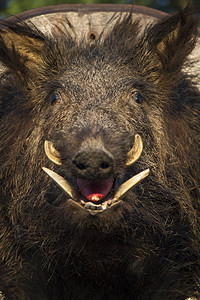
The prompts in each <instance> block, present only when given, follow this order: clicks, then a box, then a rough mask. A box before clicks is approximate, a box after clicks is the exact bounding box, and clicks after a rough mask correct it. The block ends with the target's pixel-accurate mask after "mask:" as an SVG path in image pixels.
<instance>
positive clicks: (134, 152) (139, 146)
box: [126, 134, 143, 166]
mask: <svg viewBox="0 0 200 300" xmlns="http://www.w3.org/2000/svg"><path fill="white" fill-rule="evenodd" d="M142 150H143V143H142V138H141V136H140V135H139V134H136V135H135V142H134V145H133V147H132V149H131V150H130V151H129V152H128V154H127V159H126V165H127V166H131V165H132V164H134V162H136V161H137V160H138V158H139V157H140V155H141V153H142Z"/></svg>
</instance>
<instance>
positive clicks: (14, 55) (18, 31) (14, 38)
mask: <svg viewBox="0 0 200 300" xmlns="http://www.w3.org/2000/svg"><path fill="white" fill-rule="evenodd" d="M44 49H45V39H44V36H43V34H42V33H41V32H40V31H38V30H37V29H35V28H34V29H33V28H31V27H29V26H27V25H26V24H18V25H14V26H9V27H8V28H6V29H2V30H0V61H1V62H2V64H3V65H4V67H6V69H7V70H8V72H9V73H10V74H12V75H14V76H15V75H16V76H17V77H18V79H23V81H26V79H28V78H31V74H33V73H35V72H37V70H38V69H39V66H40V65H41V63H42V56H43V53H44Z"/></svg>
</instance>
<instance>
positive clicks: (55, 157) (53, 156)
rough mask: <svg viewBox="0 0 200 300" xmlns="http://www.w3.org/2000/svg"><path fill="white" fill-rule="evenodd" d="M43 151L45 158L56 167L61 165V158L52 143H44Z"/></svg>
mask: <svg viewBox="0 0 200 300" xmlns="http://www.w3.org/2000/svg"><path fill="white" fill-rule="evenodd" d="M44 150H45V153H46V155H47V157H48V158H49V159H50V160H51V161H53V162H54V163H55V164H57V165H61V164H62V163H61V157H60V153H59V152H58V151H57V150H56V149H55V148H54V146H53V143H52V142H50V141H47V140H46V141H45V142H44Z"/></svg>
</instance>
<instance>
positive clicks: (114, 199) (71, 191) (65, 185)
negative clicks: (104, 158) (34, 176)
mask: <svg viewBox="0 0 200 300" xmlns="http://www.w3.org/2000/svg"><path fill="white" fill-rule="evenodd" d="M42 169H43V170H44V171H45V172H46V173H47V174H48V175H49V176H50V177H51V178H52V179H53V180H54V181H55V182H56V184H57V185H58V186H59V187H60V188H61V189H62V190H63V191H64V192H65V193H67V195H68V196H70V199H69V200H68V201H69V202H70V203H71V204H72V205H75V206H79V207H81V208H82V209H86V210H87V211H88V212H89V213H90V214H91V215H95V214H98V213H100V212H103V211H105V210H106V209H109V208H111V207H112V208H114V207H117V206H118V205H120V204H121V203H122V197H123V196H124V195H125V194H126V193H127V192H128V191H129V190H130V189H132V188H133V187H134V186H136V185H137V184H138V183H139V182H141V181H142V180H143V179H144V178H146V177H147V176H148V175H149V169H146V170H144V171H142V172H140V173H139V174H137V175H135V176H133V177H131V178H130V179H129V180H127V181H126V182H124V183H123V184H122V185H120V187H119V188H118V189H117V190H116V191H114V195H112V196H111V195H107V196H106V197H105V198H104V199H103V200H104V201H103V202H102V203H100V204H96V203H93V202H90V201H87V200H86V202H85V201H84V200H83V199H82V197H81V195H80V194H79V192H78V191H77V190H76V189H75V188H74V187H72V186H71V185H70V184H69V182H68V181H67V180H66V179H64V178H63V177H62V176H60V175H58V174H57V173H55V172H54V171H52V170H49V169H48V168H45V167H43V168H42Z"/></svg>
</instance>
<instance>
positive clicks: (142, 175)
mask: <svg viewBox="0 0 200 300" xmlns="http://www.w3.org/2000/svg"><path fill="white" fill-rule="evenodd" d="M148 175H149V169H146V170H144V171H142V172H140V173H139V174H137V175H135V176H133V177H131V178H130V179H129V180H127V181H126V182H124V183H122V185H121V186H120V187H119V188H118V190H117V191H116V193H115V196H114V199H113V200H114V201H116V200H119V199H120V198H121V197H122V196H123V195H124V194H125V193H126V192H128V191H129V190H130V189H131V188H133V187H134V186H135V185H136V184H138V183H139V182H140V181H141V180H143V179H144V178H145V177H147V176H148Z"/></svg>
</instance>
